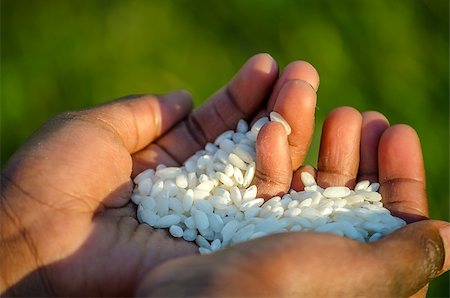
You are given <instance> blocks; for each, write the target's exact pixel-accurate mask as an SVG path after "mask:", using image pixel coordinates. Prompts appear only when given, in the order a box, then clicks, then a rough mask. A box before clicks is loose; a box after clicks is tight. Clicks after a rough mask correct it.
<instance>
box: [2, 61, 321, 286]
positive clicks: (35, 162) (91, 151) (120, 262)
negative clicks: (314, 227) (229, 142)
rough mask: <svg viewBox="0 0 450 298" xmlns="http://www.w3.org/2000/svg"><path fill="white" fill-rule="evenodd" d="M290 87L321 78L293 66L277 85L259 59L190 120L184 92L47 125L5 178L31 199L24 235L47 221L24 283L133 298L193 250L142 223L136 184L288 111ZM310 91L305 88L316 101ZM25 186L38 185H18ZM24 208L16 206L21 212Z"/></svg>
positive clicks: (272, 67)
mask: <svg viewBox="0 0 450 298" xmlns="http://www.w3.org/2000/svg"><path fill="white" fill-rule="evenodd" d="M291 79H304V80H306V81H308V82H310V83H309V84H311V85H314V86H316V87H317V84H318V77H317V73H316V72H315V70H314V69H313V68H312V67H311V66H310V65H309V64H307V63H303V62H297V63H293V64H292V65H291V66H290V67H287V69H286V71H285V72H284V73H283V75H282V76H281V77H280V78H278V73H277V67H276V64H275V62H274V61H273V59H272V58H270V57H269V56H268V55H258V56H255V57H254V58H252V59H251V60H250V61H249V62H248V63H247V64H246V65H245V66H244V67H243V68H242V69H241V70H240V72H239V73H238V74H237V75H236V76H235V78H234V79H233V80H232V81H231V82H230V84H229V85H228V86H227V87H225V88H223V89H221V90H219V91H218V92H217V93H216V94H214V95H213V96H212V99H211V100H210V101H209V102H208V103H207V104H206V105H205V106H204V107H202V108H200V109H198V110H196V111H194V112H193V113H190V111H191V108H192V107H191V100H190V98H189V96H188V95H187V94H186V93H182V92H181V93H180V92H178V93H172V94H169V95H166V96H160V97H159V100H158V99H157V98H156V97H152V96H143V97H138V98H137V99H136V98H135V99H132V98H131V99H129V100H127V99H125V100H122V101H119V102H116V103H113V104H112V105H104V106H100V107H97V108H95V109H93V110H87V111H81V112H74V113H68V114H62V115H60V116H59V117H57V118H55V119H53V120H52V121H51V122H49V123H48V124H47V125H46V126H44V127H43V128H42V129H41V130H40V132H38V134H36V135H35V136H34V137H33V138H32V139H31V140H30V141H29V143H28V144H27V145H25V146H24V148H23V149H22V150H21V151H20V152H19V153H17V154H16V156H15V157H13V158H12V160H11V161H10V164H12V165H13V166H11V167H7V169H6V171H5V172H6V175H5V176H6V177H8V178H9V179H10V181H11V182H12V184H14V183H15V185H17V189H18V191H19V193H20V194H21V195H22V196H23V194H27V195H26V197H27V198H26V199H24V200H26V202H27V204H28V205H27V206H29V207H27V209H30V212H28V213H27V212H24V214H26V216H23V223H24V226H26V224H27V223H28V222H29V220H28V219H30V221H31V220H34V218H35V217H34V215H33V214H42V216H43V218H45V220H42V224H40V225H37V226H36V227H35V226H33V227H32V228H30V230H32V231H30V234H31V233H32V234H33V235H35V236H36V237H35V239H34V241H35V243H33V246H34V247H35V248H34V251H35V252H36V254H37V255H36V256H35V257H36V258H38V259H39V260H40V263H39V265H40V266H41V267H42V270H39V271H35V272H31V273H30V274H29V275H28V276H27V278H25V279H24V280H23V282H24V283H25V282H27V280H32V279H33V278H37V279H41V278H42V276H43V277H44V279H45V284H46V286H47V288H46V289H45V290H47V291H51V292H53V293H55V294H59V295H81V294H91V295H101V294H106V295H113V294H114V295H117V294H122V295H129V294H132V292H133V289H134V288H135V286H136V284H137V283H138V282H139V280H140V278H141V277H143V276H144V275H145V274H146V273H148V272H149V271H151V270H152V269H153V268H154V267H155V266H157V265H158V264H160V263H161V262H164V261H167V260H169V259H172V258H176V257H179V256H184V255H189V254H194V253H195V252H196V249H195V245H193V244H191V243H186V242H184V241H182V240H174V239H172V238H171V237H169V236H168V234H167V232H165V231H159V230H158V231H156V230H153V229H152V228H150V227H149V226H147V225H141V224H138V223H137V221H136V219H135V210H134V207H133V206H132V205H131V204H129V198H130V195H131V190H132V181H131V178H130V174H131V173H132V172H133V175H135V174H136V173H138V172H140V171H141V170H143V169H146V168H149V167H154V166H155V165H157V164H160V163H163V164H166V165H178V164H180V163H181V162H182V161H183V160H185V159H186V158H187V157H188V156H190V155H191V154H192V153H194V152H195V151H196V150H198V149H200V148H201V147H202V146H203V145H204V144H205V143H206V142H207V141H211V140H212V139H214V138H215V137H216V136H217V135H218V134H220V133H221V132H223V131H225V130H227V129H231V128H234V126H235V125H236V123H237V121H238V120H239V119H241V118H244V119H247V120H249V121H250V120H251V119H252V117H258V115H261V114H263V113H267V112H266V111H267V110H272V109H273V108H274V105H277V104H278V106H281V107H282V106H284V105H288V104H289V102H288V101H286V100H283V102H284V104H279V103H278V102H279V100H278V97H279V96H278V93H280V89H281V86H283V85H284V84H285V83H286V82H288V81H289V80H291ZM275 82H277V83H276V84H275ZM309 84H308V83H304V84H303V87H302V88H307V89H308V92H311V91H312V93H314V90H313V89H312V88H311V85H309ZM295 85H297V84H295ZM272 89H273V92H272ZM270 94H271V98H270V100H269V102H268V103H267V102H265V99H266V98H268V97H269V95H270ZM312 99H313V100H314V101H315V94H314V96H313V98H312ZM313 111H314V109H312V113H310V114H311V115H310V116H309V120H308V121H312V119H313V115H312V114H313ZM310 134H312V131H310V132H308V133H307V135H306V136H305V137H306V139H305V140H306V143H309V139H308V138H310ZM305 146H307V145H305ZM288 158H289V162H290V157H289V156H288ZM298 162H299V161H296V163H298ZM30 165H32V166H30ZM24 169H26V170H24ZM41 173H45V175H44V176H43V177H42V175H41ZM289 175H292V172H291V173H290V174H289ZM24 176H25V177H29V176H32V177H34V178H35V179H31V180H30V179H28V180H27V179H26V181H27V183H26V184H24V183H20V181H25V180H23V179H22V178H23V177H24ZM42 178H43V179H42ZM267 184H268V185H269V184H270V183H267ZM263 185H264V184H263ZM43 186H45V187H43ZM11 188H13V187H11ZM11 197H12V196H11ZM24 203H25V201H23V203H21V201H11V202H10V204H11V206H12V209H16V210H20V208H21V206H22V205H23V204H24ZM15 204H17V205H15ZM42 273H44V274H42ZM20 285H21V283H19V284H17V287H20Z"/></svg>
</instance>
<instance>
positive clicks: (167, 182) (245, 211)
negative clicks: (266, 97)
mask: <svg viewBox="0 0 450 298" xmlns="http://www.w3.org/2000/svg"><path fill="white" fill-rule="evenodd" d="M269 121H276V122H279V123H281V124H282V125H283V127H284V128H285V130H286V134H290V133H291V128H290V126H289V124H288V123H287V121H286V120H285V119H284V118H283V117H282V116H281V115H280V114H278V113H276V112H272V113H270V120H269V118H268V117H263V118H260V119H259V120H257V121H256V122H255V124H253V126H252V127H251V128H249V126H248V124H247V122H246V121H244V120H240V121H239V122H238V124H237V127H236V132H235V131H232V130H229V131H226V132H224V133H222V134H221V135H220V136H218V137H217V138H216V140H215V141H214V142H213V143H208V144H206V146H205V149H204V150H200V151H198V152H197V153H195V154H194V155H193V156H191V157H189V158H188V159H187V160H186V161H185V163H184V165H183V166H181V167H166V166H164V165H158V167H157V168H156V170H153V169H148V170H145V171H143V172H142V173H140V174H139V175H137V176H136V177H135V178H134V180H133V181H134V183H135V184H136V186H135V188H134V190H133V194H132V196H131V200H132V202H133V203H135V204H136V205H138V208H137V218H138V220H139V221H140V222H142V223H146V224H149V225H150V226H152V227H154V228H166V229H169V233H170V234H171V235H172V236H173V237H175V238H183V239H184V240H185V241H195V243H196V244H197V245H198V246H199V252H200V253H201V254H209V253H212V252H215V251H218V250H220V249H224V248H227V247H229V246H231V245H234V244H236V243H239V242H242V241H247V240H251V239H255V238H258V237H263V236H266V235H269V234H272V233H281V232H288V231H291V232H303V231H315V232H321V233H331V234H335V235H340V236H344V237H348V238H350V239H354V240H357V241H361V242H372V241H377V240H379V239H381V238H383V237H384V236H386V235H387V234H389V233H391V232H393V231H394V230H396V229H398V228H400V227H402V226H404V225H405V224H406V223H405V221H403V220H402V219H400V218H397V217H394V216H392V215H391V213H390V212H389V210H387V209H386V208H384V207H383V204H382V202H381V200H382V197H381V194H380V193H378V192H377V191H378V189H379V187H380V185H379V183H370V182H369V181H367V180H364V181H360V182H358V183H357V184H356V186H355V188H354V189H353V190H351V189H349V188H347V187H345V186H330V187H327V188H326V189H323V188H321V187H320V186H318V185H317V183H316V181H315V179H314V177H313V176H312V175H311V174H309V173H307V172H303V173H301V175H300V176H301V177H300V178H301V181H302V183H303V185H304V186H305V187H304V190H302V191H299V192H297V191H295V190H290V191H289V192H288V193H287V194H285V195H283V197H279V196H275V197H273V198H271V199H269V200H267V201H264V199H262V198H258V197H257V187H256V186H255V185H250V184H251V182H252V180H253V178H254V176H255V170H256V165H255V158H256V150H255V142H256V138H257V136H258V133H259V131H260V130H261V128H262V127H263V126H264V124H266V123H267V122H269Z"/></svg>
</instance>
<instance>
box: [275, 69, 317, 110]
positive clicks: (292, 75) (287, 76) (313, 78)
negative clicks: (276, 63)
mask: <svg viewBox="0 0 450 298" xmlns="http://www.w3.org/2000/svg"><path fill="white" fill-rule="evenodd" d="M291 80H300V81H305V82H307V83H308V84H310V85H311V87H312V88H313V89H314V91H316V92H317V89H318V88H319V80H320V79H319V74H318V72H317V70H316V69H315V68H314V67H313V66H312V65H311V64H309V63H308V62H306V61H294V62H292V63H290V64H289V65H288V66H286V68H285V69H284V71H283V73H282V74H281V76H280V78H279V79H278V81H277V83H276V84H275V87H274V89H273V91H272V94H271V95H270V99H269V102H268V104H267V111H269V112H270V111H272V110H273V107H274V106H275V102H276V101H277V98H278V96H279V94H280V92H281V89H283V86H284V85H285V84H286V82H288V81H291Z"/></svg>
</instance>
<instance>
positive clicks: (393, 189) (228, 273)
mask: <svg viewBox="0 0 450 298" xmlns="http://www.w3.org/2000/svg"><path fill="white" fill-rule="evenodd" d="M318 85H319V77H318V74H317V72H316V71H315V69H314V68H313V67H312V66H311V65H310V64H308V63H306V62H302V61H296V62H293V63H291V64H290V65H288V66H287V67H286V68H285V70H284V71H283V72H282V73H281V75H278V68H277V65H276V63H275V61H274V60H273V59H272V58H271V57H270V56H268V55H266V54H260V55H256V56H254V57H252V58H251V59H250V60H249V61H248V62H247V63H246V64H245V65H244V66H243V67H242V68H241V70H240V71H239V72H238V73H237V74H236V76H235V77H234V78H233V79H232V80H231V81H230V83H229V84H228V85H227V86H226V87H224V88H222V89H220V90H219V91H218V92H217V93H215V94H214V95H212V96H211V98H210V100H209V101H208V102H207V103H206V104H205V105H204V106H203V107H201V108H199V109H197V110H195V111H192V101H191V98H190V96H189V94H187V93H186V92H175V93H170V94H166V95H162V96H138V97H132V98H127V99H122V100H118V101H115V102H112V103H109V104H106V105H102V106H99V107H96V108H93V109H90V110H85V111H77V112H70V113H65V114H61V115H59V116H58V117H56V118H54V119H52V120H51V121H50V122H48V123H47V124H46V125H44V127H42V128H41V129H40V130H39V131H37V132H36V133H35V134H34V135H33V136H32V137H31V138H30V139H29V140H28V141H27V143H26V144H24V146H23V147H22V148H21V149H20V150H19V151H17V152H16V153H15V154H14V155H13V156H12V157H11V159H10V160H9V162H8V163H7V165H6V166H5V168H4V170H3V172H2V192H1V195H2V198H1V201H0V202H1V208H0V212H1V213H0V225H1V229H0V233H1V234H0V238H1V242H0V252H1V255H2V266H1V267H2V270H0V271H1V273H0V274H1V275H0V277H1V279H0V281H1V286H0V288H1V292H2V294H6V295H16V294H21V295H33V296H36V295H55V296H71V295H72V296H80V295H81V296H82V295H86V296H111V295H120V296H131V295H133V294H135V291H136V289H138V294H139V295H154V296H170V295H177V294H180V295H189V296H196V295H199V296H220V295H223V296H232V295H241V296H242V295H253V296H261V295H265V296H293V295H300V294H301V295H305V296H307V295H309V296H311V295H315V296H324V295H328V296H343V295H345V296H356V295H368V296H408V295H412V294H414V293H417V295H423V294H424V290H420V289H421V288H422V287H424V286H425V285H426V284H427V282H429V281H430V280H431V279H432V278H434V277H435V276H437V275H439V274H441V273H442V272H444V271H445V270H447V269H448V267H449V264H448V263H449V261H448V260H447V261H445V249H446V248H447V244H446V243H449V241H450V232H449V228H448V223H444V222H439V221H432V220H427V219H426V218H427V215H428V213H427V204H426V202H427V201H426V195H425V177H424V170H423V161H422V155H421V149H420V143H419V141H418V137H417V135H416V134H415V132H414V130H413V129H412V128H410V127H408V126H405V125H397V126H392V127H389V124H388V122H387V120H386V119H385V118H384V117H383V116H382V115H381V114H379V113H376V112H367V113H362V114H360V113H359V112H358V111H356V110H354V109H352V108H348V107H342V108H338V109H336V110H334V111H332V112H331V113H330V115H329V116H328V117H327V119H326V121H325V124H324V129H323V133H322V142H321V149H320V156H319V162H318V169H317V171H316V170H315V169H313V168H312V167H308V166H302V163H303V160H304V158H305V155H306V153H307V151H308V147H309V144H310V142H311V137H312V133H313V126H314V111H315V105H316V90H317V88H318ZM219 107H220V108H219ZM293 107H294V108H293ZM271 110H275V111H277V112H279V113H280V114H282V115H283V117H284V118H285V119H286V120H287V121H288V122H289V123H290V125H291V127H292V134H291V135H289V136H288V137H286V134H285V133H284V130H283V127H282V126H281V125H280V124H278V123H269V124H267V125H266V126H265V127H263V129H262V131H261V133H260V135H259V137H258V140H257V175H256V178H255V180H254V183H255V184H256V185H257V186H258V189H259V195H261V196H264V197H269V196H273V195H275V194H278V193H283V192H285V191H287V190H288V189H289V188H290V187H294V188H296V189H301V188H302V185H301V184H300V183H299V179H298V175H299V173H300V172H301V171H309V172H311V173H312V174H313V175H314V176H315V177H316V179H317V181H318V183H319V185H321V186H327V185H348V186H352V185H354V183H355V181H357V180H358V179H370V180H372V181H375V180H379V181H380V182H381V190H380V191H381V192H382V194H383V197H384V203H385V204H386V206H387V207H388V208H389V209H390V210H391V211H392V212H393V213H394V214H396V215H398V216H401V217H403V218H405V219H406V220H408V221H409V222H411V224H410V225H408V226H407V227H405V228H402V229H400V230H399V231H397V232H395V233H393V234H392V235H390V236H388V237H386V238H385V239H383V240H381V241H378V242H376V243H373V244H362V243H358V242H355V241H352V240H349V239H345V238H341V237H337V236H333V235H325V234H317V233H286V234H279V235H272V236H268V237H263V238H260V239H256V240H253V241H249V242H247V243H243V244H240V245H237V246H235V247H232V248H229V249H226V250H223V251H220V252H218V253H215V254H212V255H208V256H199V255H198V254H197V249H196V247H195V245H193V244H192V243H188V242H185V241H182V240H175V239H173V238H171V237H169V236H168V234H167V232H165V231H161V230H154V229H152V228H151V227H149V226H148V225H145V224H138V222H137V221H136V219H135V208H134V206H133V205H132V204H130V203H129V197H130V193H131V190H132V187H133V184H132V180H131V177H133V176H134V175H136V174H137V173H139V172H140V171H142V170H143V169H146V168H148V167H154V166H155V165H157V164H160V163H163V164H166V165H179V164H180V163H181V162H182V161H183V160H185V159H186V157H188V156H190V155H191V154H192V153H194V152H195V151H196V150H198V149H200V148H201V147H202V146H203V145H204V144H205V142H207V141H210V140H213V139H214V138H215V137H216V136H217V135H218V134H220V133H221V132H223V131H225V130H227V129H232V128H234V127H235V124H236V123H237V121H238V120H239V119H241V118H244V119H246V120H248V121H252V119H255V118H258V117H259V116H261V115H263V114H267V112H268V111H271ZM298 115H302V117H298ZM211 119H214V121H211ZM269 146H270V148H269ZM269 149H270V150H269ZM360 152H361V154H360ZM420 219H425V220H421V221H420V222H416V223H413V222H415V221H417V220H420ZM447 249H448V248H447ZM447 251H448V250H447ZM444 261H445V263H444ZM355 268H357V269H358V270H355ZM236 277H237V278H236ZM323 280H328V281H330V280H332V281H333V282H332V283H331V282H327V283H324V282H323Z"/></svg>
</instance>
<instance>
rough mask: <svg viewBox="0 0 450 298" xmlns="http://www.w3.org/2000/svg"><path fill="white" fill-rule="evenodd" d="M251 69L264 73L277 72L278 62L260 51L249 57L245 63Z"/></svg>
mask: <svg viewBox="0 0 450 298" xmlns="http://www.w3.org/2000/svg"><path fill="white" fill-rule="evenodd" d="M245 67H249V68H251V69H252V70H256V71H260V72H262V73H266V74H273V73H275V72H276V73H278V64H277V63H276V61H275V59H273V57H272V56H271V55H270V54H268V53H260V54H256V55H254V56H253V57H251V58H250V59H249V60H248V62H247V63H246V64H245Z"/></svg>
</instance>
